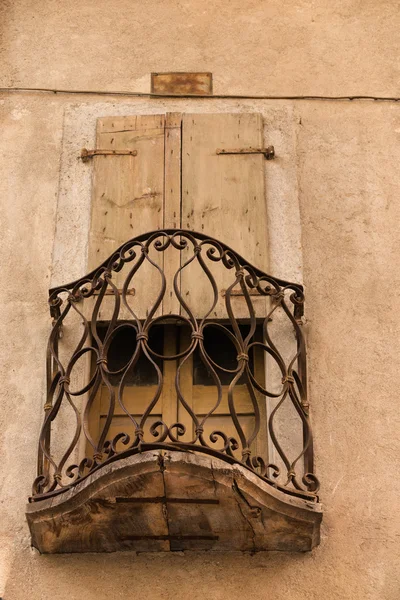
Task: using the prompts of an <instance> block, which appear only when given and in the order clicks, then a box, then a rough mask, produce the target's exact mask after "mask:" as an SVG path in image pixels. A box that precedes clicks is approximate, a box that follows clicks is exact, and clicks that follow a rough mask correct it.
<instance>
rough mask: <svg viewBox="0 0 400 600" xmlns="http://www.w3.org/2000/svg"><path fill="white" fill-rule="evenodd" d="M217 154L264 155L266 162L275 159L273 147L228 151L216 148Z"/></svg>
mask: <svg viewBox="0 0 400 600" xmlns="http://www.w3.org/2000/svg"><path fill="white" fill-rule="evenodd" d="M217 154H264V156H265V158H266V159H267V160H272V159H273V158H275V148H274V147H273V146H267V148H232V149H230V150H223V149H221V148H217Z"/></svg>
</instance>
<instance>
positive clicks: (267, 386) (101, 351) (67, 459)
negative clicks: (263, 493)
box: [31, 230, 318, 501]
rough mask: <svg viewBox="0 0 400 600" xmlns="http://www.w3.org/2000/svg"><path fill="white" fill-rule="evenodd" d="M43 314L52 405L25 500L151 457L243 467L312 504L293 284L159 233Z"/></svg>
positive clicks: (214, 244)
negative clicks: (158, 452) (189, 456)
mask: <svg viewBox="0 0 400 600" xmlns="http://www.w3.org/2000/svg"><path fill="white" fill-rule="evenodd" d="M192 270H193V273H192V274H191V271H192ZM49 304H50V311H51V315H52V317H53V327H52V331H51V334H50V339H49V344H48V365H47V366H48V396H47V401H46V404H45V406H44V410H45V416H44V423H43V427H42V430H41V433H40V441H39V456H38V476H37V478H36V480H35V482H34V485H33V495H32V498H31V500H33V501H35V500H40V499H42V498H46V497H49V496H52V495H54V494H58V493H61V492H63V491H64V490H66V489H70V488H71V487H72V486H74V485H76V484H77V483H78V482H80V481H82V480H83V479H85V478H86V477H87V476H88V475H90V474H91V473H93V472H94V471H96V470H99V469H101V468H102V466H103V465H105V464H108V463H110V462H111V461H115V460H119V459H122V458H124V457H127V456H129V455H132V454H135V453H139V452H143V451H145V450H150V449H156V448H157V449H169V450H181V451H182V450H183V451H185V450H190V451H192V452H202V453H206V454H208V455H211V456H216V457H219V458H222V459H223V460H225V461H227V462H228V463H239V464H241V465H243V466H245V467H246V468H247V469H249V470H250V471H252V472H254V473H256V474H257V475H258V476H259V477H260V478H262V479H263V480H264V481H266V482H267V483H268V484H270V485H272V486H274V487H276V488H278V489H280V490H282V491H284V492H286V493H288V494H294V495H299V496H301V497H305V498H312V499H314V500H316V499H317V496H316V494H317V491H318V480H317V478H316V476H315V475H314V473H313V448H312V434H311V428H310V422H309V416H308V403H307V383H306V362H305V361H306V351H305V342H304V336H303V332H302V315H303V306H304V295H303V288H302V286H301V285H298V284H293V283H289V282H286V281H283V280H280V279H276V278H273V277H271V276H270V275H267V274H266V273H264V272H262V271H260V270H259V269H257V268H255V267H253V266H251V265H249V264H248V263H247V262H246V261H245V260H244V259H243V258H242V257H241V256H239V255H238V254H236V253H235V252H234V251H233V250H232V249H230V248H229V247H227V246H226V245H224V244H223V243H221V242H218V241H217V240H215V239H212V238H209V237H207V236H206V235H203V234H198V233H194V232H190V231H184V230H165V231H162V232H160V231H157V232H152V233H148V234H144V235H141V236H139V237H136V238H135V239H132V240H130V241H129V242H127V243H126V244H124V245H123V246H122V247H120V248H119V249H118V250H117V251H116V252H115V253H114V254H113V255H112V256H111V257H110V258H109V259H108V260H106V261H105V262H103V264H102V265H101V266H100V267H98V268H96V269H95V270H93V271H92V272H91V273H89V274H88V275H86V276H85V277H82V278H81V279H79V280H77V281H75V282H73V283H70V284H67V285H64V286H59V287H56V288H53V289H51V290H50V297H49ZM157 327H158V329H159V330H160V328H162V327H167V329H165V330H164V334H163V335H164V338H163V339H164V342H162V344H163V345H162V344H161V346H160V342H159V341H158V342H157V341H156V342H154V343H153V341H152V340H153V338H154V339H155V337H154V336H153V333H154V331H155V330H156V328H157ZM168 327H169V329H168ZM212 330H214V331H217V332H218V336H217V338H215V336H214V337H212V336H211V337H210V336H209V332H210V331H212ZM122 331H123V332H124V341H123V342H121V340H120V337H118V336H121V332H122ZM176 331H179V334H176V333H174V332H176ZM78 332H79V333H78ZM182 332H184V333H183V335H181V333H182ZM174 336H175V337H174ZM221 336H222V337H221ZM177 337H178V338H179V337H180V339H181V340H182V339H183V338H184V339H186V340H187V341H186V342H182V341H179V340H177ZM121 339H122V338H121ZM221 339H222V342H221ZM118 340H119V341H118ZM127 340H128V343H127ZM166 340H167V341H168V340H169V342H171V343H170V344H169V348H170V349H169V350H168V351H167V350H166V347H167V346H166ZM207 340H208V342H207ZM216 340H217V341H216ZM208 343H209V345H208V346H207V344H208ZM157 344H158V345H157ZM210 344H211V346H210ZM167 345H168V344H167ZM160 347H161V350H160ZM171 348H172V350H171ZM232 352H233V359H232ZM122 355H123V356H122ZM121 356H122V358H121ZM255 356H257V357H258V358H257V361H258V365H259V366H260V360H261V364H262V368H261V369H260V368H259V367H258V371H257V369H256V368H255V362H256V360H255ZM260 357H261V358H260ZM228 359H229V360H228ZM232 360H233V362H232ZM121 361H122V363H123V364H122V366H121ZM196 361H197V363H196ZM229 361H230V362H229ZM194 363H196V364H198V367H199V369H200V371H201V370H202V373H203V375H201V377H202V378H201V377H200V380H199V381H200V383H199V381H197V382H196V380H195V369H194V367H193V365H194ZM188 365H190V368H188ZM141 373H142V374H141ZM143 373H144V375H143ZM167 378H169V379H168V386H167V385H166V381H167ZM191 378H192V379H191ZM193 378H194V379H193ZM171 382H172V383H171ZM196 385H198V386H199V387H198V389H199V390H201V394H200V396H201V398H203V400H201V398H200V400H201V401H200V404H199V402H197V405H196V403H195V402H193V397H192V396H193V390H194V389H197V388H196ZM166 387H167V388H168V389H166ZM187 390H189V392H188V391H187ZM189 396H190V397H189ZM239 397H240V398H239ZM243 397H245V404H246V402H247V404H246V406H245V407H244V408H243V407H242V408H240V407H239V403H240V402H241V403H242V404H243ZM99 398H100V400H99ZM128 400H129V401H128ZM239 401H240V402H239ZM202 402H203V404H202ZM168 403H169V409H166V408H165V407H168ZM161 404H162V406H161ZM171 406H172V409H171ZM199 406H200V409H199ZM222 406H224V407H225V408H224V409H223V410H222V409H221V407H222ZM204 407H205V408H204ZM249 407H250V408H249ZM221 414H222V415H223V418H221V417H220V416H219V415H221ZM168 415H169V417H168ZM171 415H173V416H172V417H171ZM175 415H176V416H175ZM167 418H170V419H171V420H170V421H167ZM224 427H225V430H224ZM260 440H261V442H260Z"/></svg>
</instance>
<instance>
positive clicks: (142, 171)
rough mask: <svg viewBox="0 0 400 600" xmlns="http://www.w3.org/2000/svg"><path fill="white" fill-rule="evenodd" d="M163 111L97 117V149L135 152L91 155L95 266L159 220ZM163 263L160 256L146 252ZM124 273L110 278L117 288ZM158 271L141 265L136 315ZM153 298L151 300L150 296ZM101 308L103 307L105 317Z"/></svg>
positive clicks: (155, 226)
mask: <svg viewBox="0 0 400 600" xmlns="http://www.w3.org/2000/svg"><path fill="white" fill-rule="evenodd" d="M164 125H165V116H164V115H138V116H133V117H105V118H101V119H98V121H97V136H96V148H97V149H99V150H118V151H120V152H123V151H125V150H126V151H131V150H136V151H137V155H136V156H129V155H128V156H124V155H116V156H112V155H111V156H110V155H99V156H95V157H94V158H93V191H92V212H91V225H90V235H89V250H88V264H89V268H90V269H91V268H95V267H96V266H97V265H98V264H100V263H101V262H102V261H103V260H105V259H106V258H108V256H110V255H111V254H112V252H113V251H114V250H116V249H117V248H118V247H119V246H121V244H123V243H125V242H126V241H128V240H129V239H131V238H133V237H134V236H136V235H139V234H140V233H145V232H146V231H152V230H153V229H161V228H162V227H163V225H164V223H163V219H164V214H163V207H164ZM151 258H152V259H154V260H155V261H156V262H157V264H159V265H160V266H163V257H162V255H160V253H154V255H152V257H151ZM124 276H125V273H121V274H116V275H115V276H114V278H113V280H114V282H115V283H116V285H117V287H121V286H120V281H121V278H123V277H124ZM159 280H160V276H159V274H158V273H157V271H156V269H154V268H152V267H151V266H150V265H149V264H145V265H144V266H143V268H142V269H141V272H140V275H139V278H138V279H137V280H136V283H137V285H135V289H134V290H132V292H133V293H135V294H136V297H135V307H136V309H137V314H138V315H139V316H140V317H142V318H144V317H145V316H146V311H147V310H148V296H147V297H146V294H145V292H144V285H145V284H146V289H147V290H149V289H150V290H154V296H155V295H156V290H157V286H159ZM152 299H153V300H154V299H155V297H154V298H152ZM107 312H108V311H107V310H103V313H104V318H107V315H106V313H107Z"/></svg>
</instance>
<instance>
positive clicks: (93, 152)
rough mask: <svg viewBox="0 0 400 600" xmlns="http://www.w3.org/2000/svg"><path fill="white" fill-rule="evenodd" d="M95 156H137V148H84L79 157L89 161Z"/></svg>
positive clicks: (83, 160)
mask: <svg viewBox="0 0 400 600" xmlns="http://www.w3.org/2000/svg"><path fill="white" fill-rule="evenodd" d="M95 156H137V150H101V149H98V150H88V149H87V148H82V150H81V154H80V157H79V158H81V160H82V162H88V161H89V160H90V159H91V158H94V157H95Z"/></svg>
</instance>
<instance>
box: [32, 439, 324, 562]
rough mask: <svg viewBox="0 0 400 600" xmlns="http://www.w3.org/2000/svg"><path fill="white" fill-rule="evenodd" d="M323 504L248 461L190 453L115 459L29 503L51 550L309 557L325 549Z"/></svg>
mask: <svg viewBox="0 0 400 600" xmlns="http://www.w3.org/2000/svg"><path fill="white" fill-rule="evenodd" d="M321 518H322V513H321V505H320V504H318V503H313V502H310V501H308V500H304V499H302V498H298V497H294V496H290V495H288V494H285V493H283V492H281V491H279V490H277V489H275V488H273V487H272V486H270V485H268V484H267V483H265V482H264V481H262V480H261V479H260V478H259V477H257V476H256V475H254V474H253V473H251V472H250V471H249V470H247V469H246V468H244V467H242V466H240V465H230V464H227V463H226V462H224V461H222V460H220V459H217V458H212V457H209V456H200V455H197V454H194V453H188V452H181V451H163V450H158V451H155V450H153V451H146V452H143V453H142V454H136V455H134V456H130V457H128V458H124V459H121V460H119V461H115V462H113V463H110V464H108V465H106V466H104V468H103V469H100V470H99V471H97V472H95V473H93V474H92V475H91V476H90V477H89V478H87V479H85V480H84V481H82V482H81V483H79V484H77V485H76V486H75V487H74V488H72V489H69V490H67V491H65V492H64V493H62V494H60V495H58V496H54V497H53V498H48V499H45V500H41V501H38V502H34V503H32V504H29V505H28V508H27V519H28V523H29V527H30V530H31V534H32V545H33V546H34V547H36V548H37V549H38V550H39V551H40V552H42V553H57V552H115V551H123V550H134V551H139V552H148V551H155V552H157V551H169V550H172V551H179V550H214V551H250V552H257V551H261V550H280V551H290V552H304V551H308V550H311V549H312V548H313V547H314V546H316V545H317V544H318V543H319V528H320V522H321Z"/></svg>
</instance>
